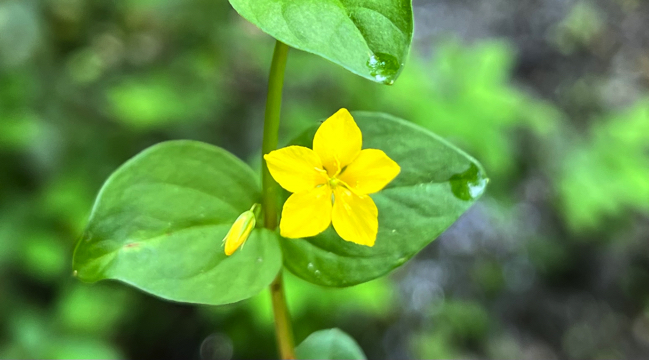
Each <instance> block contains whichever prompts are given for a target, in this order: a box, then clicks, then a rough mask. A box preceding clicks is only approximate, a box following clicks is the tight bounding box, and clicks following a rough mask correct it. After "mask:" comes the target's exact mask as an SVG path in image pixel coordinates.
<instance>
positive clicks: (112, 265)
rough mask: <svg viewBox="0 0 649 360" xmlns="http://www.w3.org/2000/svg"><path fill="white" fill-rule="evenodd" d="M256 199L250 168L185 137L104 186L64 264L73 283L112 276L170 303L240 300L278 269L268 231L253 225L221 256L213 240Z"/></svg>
mask: <svg viewBox="0 0 649 360" xmlns="http://www.w3.org/2000/svg"><path fill="white" fill-rule="evenodd" d="M259 197H260V195H259V184H258V182H257V181H256V176H255V174H254V173H253V172H252V170H251V169H250V168H249V167H248V166H247V165H246V164H244V163H243V162H241V161H240V160H238V159H237V158H236V157H234V156H233V155H232V154H230V153H228V152H227V151H225V150H223V149H221V148H218V147H215V146H212V145H208V144H204V143H201V142H197V141H186V140H180V141H169V142H164V143H161V144H158V145H155V146H152V147H150V148H148V149H146V150H144V151H143V152H142V153H140V154H139V155H137V156H135V157H134V158H133V159H131V160H129V161H128V162H126V164H124V165H123V166H122V167H120V168H119V169H118V170H117V171H115V173H113V174H112V175H111V176H110V178H109V179H108V180H107V181H106V183H105V184H104V186H103V188H102V189H101V191H100V192H99V196H98V198H97V200H96V202H95V206H94V208H93V211H92V214H91V215H90V221H89V224H88V227H87V230H86V231H85V233H84V235H83V237H82V238H81V240H79V243H78V244H77V248H76V250H75V254H74V260H73V266H74V270H75V272H76V274H77V276H78V277H79V278H80V279H81V280H83V281H90V282H94V281H97V280H102V279H116V280H121V281H123V282H126V283H128V284H131V285H133V286H135V287H137V288H140V289H142V290H144V291H147V292H149V293H151V294H153V295H156V296H159V297H162V298H165V299H169V300H174V301H181V302H190V303H202V304H212V305H218V304H227V303H232V302H236V301H239V300H243V299H246V298H249V297H251V296H253V295H255V294H257V293H258V292H259V291H261V290H262V289H263V288H264V287H266V286H267V285H269V284H270V283H271V282H272V280H273V278H274V277H275V275H276V274H277V272H278V271H279V269H280V267H281V252H280V248H279V245H278V242H277V237H278V236H277V235H275V233H273V232H270V231H268V230H264V229H255V230H254V231H253V233H252V235H251V236H250V238H249V239H248V241H247V242H246V244H245V247H244V248H243V249H240V250H238V251H236V252H235V253H234V254H233V255H232V256H230V257H226V256H225V254H224V252H223V248H222V244H221V242H222V239H223V237H224V236H225V234H226V233H227V231H228V229H229V228H230V226H231V225H232V223H233V222H234V220H235V219H236V218H237V217H238V216H239V214H241V213H242V212H244V211H246V210H248V209H250V206H251V205H252V204H254V203H256V202H258V201H259Z"/></svg>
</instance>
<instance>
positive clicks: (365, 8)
mask: <svg viewBox="0 0 649 360" xmlns="http://www.w3.org/2000/svg"><path fill="white" fill-rule="evenodd" d="M230 4H232V7H234V9H235V10H237V12H239V14H241V16H243V17H244V18H245V19H247V20H248V21H250V22H252V23H253V24H255V25H257V26H258V27H259V28H260V29H261V30H263V31H264V32H266V33H268V34H269V35H271V36H272V37H274V38H276V39H277V40H279V41H281V42H283V43H285V44H288V45H290V46H291V47H294V48H296V49H300V50H304V51H307V52H310V53H313V54H316V55H320V56H322V57H324V58H325V59H328V60H331V61H333V62H334V63H336V64H338V65H341V66H343V67H344V68H346V69H347V70H349V71H351V72H353V73H355V74H358V75H360V76H363V77H365V78H368V79H370V80H373V81H377V82H381V83H385V84H392V83H393V82H394V80H395V79H396V78H397V76H398V75H399V72H400V71H401V68H402V67H403V64H404V63H405V59H406V56H407V55H408V51H409V49H410V43H411V42H412V31H413V17H412V0H230Z"/></svg>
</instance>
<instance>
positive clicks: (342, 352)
mask: <svg viewBox="0 0 649 360" xmlns="http://www.w3.org/2000/svg"><path fill="white" fill-rule="evenodd" d="M295 355H296V357H297V358H298V359H311V360H319V359H322V360H365V359H366V357H365V354H363V350H361V348H360V347H359V346H358V344H356V341H354V339H353V338H352V337H351V336H349V335H347V334H345V333H344V332H343V331H341V330H340V329H335V328H334V329H328V330H320V331H316V332H314V333H313V334H311V335H309V337H307V338H306V339H304V341H302V343H301V344H300V345H298V346H297V347H296V348H295Z"/></svg>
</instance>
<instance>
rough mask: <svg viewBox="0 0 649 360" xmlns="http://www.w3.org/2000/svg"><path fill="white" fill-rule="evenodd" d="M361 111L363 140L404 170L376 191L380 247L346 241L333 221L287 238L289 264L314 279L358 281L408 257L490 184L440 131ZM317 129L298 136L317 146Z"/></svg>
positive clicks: (346, 283) (330, 282)
mask: <svg viewBox="0 0 649 360" xmlns="http://www.w3.org/2000/svg"><path fill="white" fill-rule="evenodd" d="M354 118H355V120H356V122H357V124H358V126H359V127H360V129H361V131H362V133H363V147H364V148H375V149H381V150H383V151H385V152H386V154H388V156H389V157H390V158H392V159H393V160H394V161H396V162H397V163H398V164H399V166H401V173H400V174H399V176H397V178H396V179H395V180H393V181H392V182H391V183H390V184H389V185H388V186H387V187H386V188H385V189H383V190H382V191H380V192H379V193H377V194H374V195H372V198H373V199H374V201H375V202H376V205H377V207H378V209H379V232H378V235H377V240H376V244H375V245H374V246H373V247H365V246H360V245H356V244H353V243H349V242H346V241H344V240H342V239H341V238H340V237H339V236H338V235H337V234H336V232H335V231H334V230H333V229H331V228H330V229H328V230H327V231H325V232H324V233H322V234H320V235H318V236H315V237H313V238H307V239H299V240H287V239H283V240H282V241H281V244H282V248H283V251H284V264H285V266H286V267H287V268H288V269H289V270H291V271H292V272H293V273H294V274H296V275H298V276H300V277H302V278H303V279H305V280H307V281H310V282H312V283H315V284H320V285H326V286H350V285H355V284H359V283H362V282H366V281H369V280H372V279H374V278H377V277H379V276H381V275H384V274H386V273H388V272H389V271H390V270H392V269H394V268H396V267H398V266H400V265H402V264H404V263H405V262H406V261H407V260H408V259H410V258H411V257H412V256H414V255H415V254H416V253H417V252H419V251H420V250H421V249H422V248H423V247H424V246H426V245H427V244H429V243H430V242H431V241H433V240H434V239H435V238H437V236H439V235H440V234H441V233H442V232H443V231H444V230H445V229H446V228H448V227H449V226H450V225H451V224H452V223H453V222H454V221H455V220H457V218H458V217H459V216H460V215H462V213H464V211H466V210H467V209H468V208H469V207H470V206H471V205H472V204H473V203H474V202H475V201H476V200H477V199H478V198H479V197H480V195H482V192H483V191H484V188H485V186H486V184H487V178H486V177H485V175H484V171H483V170H482V168H481V165H480V164H478V163H477V162H476V161H475V160H474V159H472V158H471V157H469V156H468V155H466V154H465V153H463V152H462V151H460V150H458V149H457V148H455V147H453V146H452V145H450V144H448V143H447V142H446V141H444V140H442V139H441V138H439V137H438V136H436V135H435V134H432V133H430V132H428V131H426V130H424V129H422V128H420V127H418V126H415V125H412V124H410V123H408V122H405V121H403V120H401V119H397V118H394V117H391V116H389V115H385V114H380V113H370V112H357V113H354ZM315 130H316V128H315V127H314V128H313V129H311V130H309V131H308V132H307V133H305V134H304V136H302V137H300V138H298V139H296V140H295V141H293V142H292V143H293V144H296V145H302V146H307V147H312V139H313V134H314V132H315Z"/></svg>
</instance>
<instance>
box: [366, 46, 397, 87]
mask: <svg viewBox="0 0 649 360" xmlns="http://www.w3.org/2000/svg"><path fill="white" fill-rule="evenodd" d="M401 66H402V64H400V63H399V60H397V58H396V57H394V56H392V55H390V54H386V53H380V52H377V53H374V54H372V55H370V58H369V60H367V68H368V69H369V70H370V75H372V76H373V77H374V79H375V80H376V81H379V82H382V83H384V84H386V85H392V84H393V83H394V79H395V78H396V77H397V75H398V74H399V70H401Z"/></svg>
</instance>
